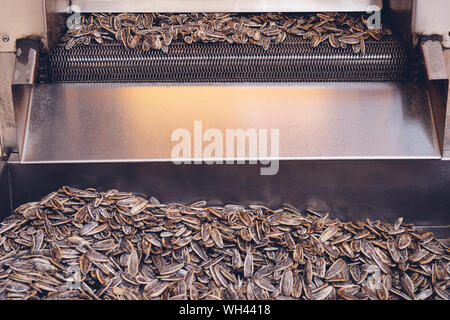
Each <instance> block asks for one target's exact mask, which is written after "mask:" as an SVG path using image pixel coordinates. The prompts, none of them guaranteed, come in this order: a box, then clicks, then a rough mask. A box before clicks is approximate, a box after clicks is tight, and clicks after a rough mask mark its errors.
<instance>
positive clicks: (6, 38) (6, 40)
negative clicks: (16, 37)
mask: <svg viewBox="0 0 450 320" xmlns="http://www.w3.org/2000/svg"><path fill="white" fill-rule="evenodd" d="M2 40H3V42H8V41H9V37H8V35H7V34H5V35H3V37H2Z"/></svg>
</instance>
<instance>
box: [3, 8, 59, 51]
mask: <svg viewBox="0 0 450 320" xmlns="http://www.w3.org/2000/svg"><path fill="white" fill-rule="evenodd" d="M54 1H56V0H54ZM46 33H47V25H46V18H45V8H44V0H0V37H1V36H4V35H7V36H8V38H9V41H7V42H5V41H0V52H15V51H16V40H19V39H25V38H29V39H33V40H41V41H42V44H43V46H44V47H46V46H47V37H46Z"/></svg>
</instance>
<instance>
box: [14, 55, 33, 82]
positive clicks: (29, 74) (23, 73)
mask: <svg viewBox="0 0 450 320" xmlns="http://www.w3.org/2000/svg"><path fill="white" fill-rule="evenodd" d="M36 64H37V50H36V49H34V48H30V47H26V48H25V47H23V48H20V49H19V50H17V54H16V64H15V67H14V74H13V79H12V84H13V85H34V80H35V77H36Z"/></svg>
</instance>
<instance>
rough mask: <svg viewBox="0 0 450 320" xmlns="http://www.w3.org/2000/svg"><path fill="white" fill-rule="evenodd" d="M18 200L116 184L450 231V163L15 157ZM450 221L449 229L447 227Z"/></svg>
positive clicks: (168, 195)
mask: <svg viewBox="0 0 450 320" xmlns="http://www.w3.org/2000/svg"><path fill="white" fill-rule="evenodd" d="M9 165H10V169H11V177H12V183H13V188H14V199H13V205H14V207H17V206H18V205H20V204H23V203H26V202H30V201H37V200H39V199H40V198H41V197H43V196H44V195H46V194H48V193H50V192H52V191H55V190H57V189H58V188H60V187H62V186H64V185H68V186H72V187H78V188H88V187H95V188H97V190H99V191H106V190H108V189H110V188H116V189H119V190H121V191H131V192H135V193H138V194H141V195H144V196H147V197H149V196H155V197H157V198H158V199H159V200H160V201H162V202H165V203H170V202H182V203H191V202H194V201H196V200H200V199H205V200H207V201H209V202H210V204H227V203H239V204H243V205H247V204H249V203H255V202H256V203H265V204H268V205H270V206H271V207H278V206H281V205H282V204H283V203H289V204H291V205H294V206H296V207H297V208H301V209H302V208H303V209H304V208H306V207H310V208H314V209H316V210H322V211H323V210H326V211H329V212H330V215H331V217H332V218H339V219H341V220H342V221H349V220H352V219H366V218H370V219H380V220H383V221H388V222H394V221H395V220H396V219H397V218H398V217H399V216H404V218H405V222H413V223H415V224H416V225H418V226H425V227H426V228H427V229H429V230H431V231H433V232H435V233H436V234H437V235H438V236H440V237H449V236H450V229H449V228H448V226H450V196H449V195H450V191H449V190H450V162H447V161H439V160H436V161H435V160H409V161H408V160H385V161H381V160H377V161H283V162H281V163H280V169H279V173H278V174H277V175H274V176H261V175H260V167H259V166H257V165H212V166H208V165H181V166H176V165H174V164H172V163H170V162H166V163H121V164H119V163H116V164H114V163H109V164H100V163H97V164H26V165H24V164H20V163H18V162H16V163H10V164H9ZM445 227H447V228H445Z"/></svg>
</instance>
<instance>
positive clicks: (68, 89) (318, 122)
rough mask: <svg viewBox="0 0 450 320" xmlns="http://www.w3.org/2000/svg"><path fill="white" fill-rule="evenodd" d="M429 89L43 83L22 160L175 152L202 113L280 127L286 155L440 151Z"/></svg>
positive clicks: (206, 120) (163, 157)
mask: <svg viewBox="0 0 450 320" xmlns="http://www.w3.org/2000/svg"><path fill="white" fill-rule="evenodd" d="M422 93H423V90H422V89H421V88H420V87H416V86H415V85H413V84H392V83H290V84H214V85H208V84H199V85H162V84H161V85H100V84H93V85H37V86H36V87H35V88H34V92H33V96H32V102H31V107H30V110H29V112H28V119H29V120H28V122H27V125H26V132H25V137H24V146H23V152H22V156H21V160H22V162H24V163H33V162H92V161H94V162H105V161H106V162H111V161H170V160H171V152H172V148H173V147H174V146H175V145H176V144H177V143H178V142H172V141H171V135H172V133H173V132H174V130H176V129H178V128H184V129H187V130H188V131H189V132H190V133H191V137H194V133H193V130H194V128H193V127H194V121H201V122H202V127H203V133H204V132H205V131H206V130H207V129H211V128H214V129H218V130H219V131H220V133H222V134H223V136H225V134H226V129H239V128H241V129H244V130H247V129H255V130H258V129H267V130H271V129H278V130H279V136H280V139H279V149H280V154H279V158H280V159H397V158H436V159H437V158H440V151H439V148H438V144H437V140H436V135H435V132H434V125H433V121H432V118H431V115H430V114H431V113H430V109H429V106H428V100H427V98H426V96H424V95H423V94H422ZM200 139H201V136H200ZM192 142H193V140H192ZM205 144H206V143H205ZM225 147H226V146H225V145H224V146H223V148H224V149H225ZM192 149H193V146H192ZM193 154H194V152H192V155H193ZM224 154H225V151H224ZM192 158H194V159H197V160H198V159H199V158H195V157H194V156H192ZM234 158H235V157H231V158H229V159H234ZM271 159H278V157H277V156H275V157H271Z"/></svg>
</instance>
